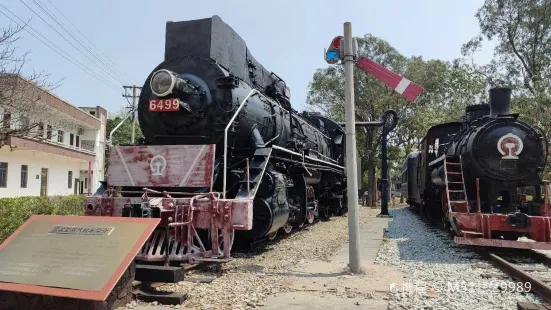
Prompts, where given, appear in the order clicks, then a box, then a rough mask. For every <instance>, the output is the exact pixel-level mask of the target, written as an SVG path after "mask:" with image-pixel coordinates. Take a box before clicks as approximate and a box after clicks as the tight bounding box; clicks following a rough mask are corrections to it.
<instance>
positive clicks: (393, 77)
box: [356, 57, 423, 102]
mask: <svg viewBox="0 0 551 310" xmlns="http://www.w3.org/2000/svg"><path fill="white" fill-rule="evenodd" d="M356 66H357V67H358V68H360V69H362V70H363V71H365V72H367V73H369V74H371V75H372V76H373V77H374V78H376V79H378V80H380V81H381V82H383V83H384V84H385V85H386V86H388V87H390V88H392V89H394V90H395V91H397V92H398V93H399V94H401V95H402V96H404V97H405V98H406V99H407V100H409V101H411V102H414V101H415V99H417V97H418V96H419V95H420V94H421V92H422V91H423V87H421V86H419V85H417V84H415V83H413V82H411V81H410V80H408V79H406V78H404V77H402V76H400V75H399V74H397V73H394V72H392V71H390V70H389V69H387V68H385V67H383V66H381V65H380V64H378V63H376V62H374V61H372V60H371V59H368V58H366V57H361V58H360V59H359V60H358V62H357V63H356Z"/></svg>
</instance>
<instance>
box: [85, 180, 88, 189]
mask: <svg viewBox="0 0 551 310" xmlns="http://www.w3.org/2000/svg"><path fill="white" fill-rule="evenodd" d="M84 188H88V178H84Z"/></svg>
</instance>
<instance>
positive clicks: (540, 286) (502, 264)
mask: <svg viewBox="0 0 551 310" xmlns="http://www.w3.org/2000/svg"><path fill="white" fill-rule="evenodd" d="M487 254H488V257H489V258H490V259H491V260H492V261H493V262H494V265H495V266H496V267H498V268H499V269H501V270H503V271H504V272H505V273H507V274H509V275H510V276H511V277H512V278H515V279H517V280H519V281H523V282H529V283H530V285H531V291H533V292H535V293H536V294H538V295H539V296H541V297H542V298H543V299H545V300H546V301H548V302H551V287H549V286H547V285H546V284H545V283H543V282H542V281H540V280H539V279H537V278H535V277H533V276H532V275H530V274H528V273H527V272H525V271H524V270H522V269H520V268H518V267H517V266H515V265H513V264H511V263H509V262H508V261H506V260H505V259H503V258H501V257H500V256H498V255H496V254H493V253H487Z"/></svg>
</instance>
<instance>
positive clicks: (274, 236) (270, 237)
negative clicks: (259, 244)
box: [268, 230, 277, 241]
mask: <svg viewBox="0 0 551 310" xmlns="http://www.w3.org/2000/svg"><path fill="white" fill-rule="evenodd" d="M276 237H277V230H276V231H275V232H273V233H271V234H269V235H268V240H270V241H272V240H274V239H275V238H276Z"/></svg>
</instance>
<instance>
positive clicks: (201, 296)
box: [131, 208, 378, 309]
mask: <svg viewBox="0 0 551 310" xmlns="http://www.w3.org/2000/svg"><path fill="white" fill-rule="evenodd" d="M362 209H364V210H362V211H361V212H360V222H361V223H365V222H366V221H367V220H368V219H369V218H371V217H374V216H375V215H376V214H377V213H378V212H377V211H376V210H367V209H365V208H362ZM347 221H348V218H347V217H342V216H340V217H332V218H331V219H330V220H329V221H327V222H318V223H315V224H314V225H312V226H309V227H306V228H305V229H302V230H299V231H296V232H293V233H291V234H290V235H288V236H285V237H282V236H278V237H277V238H276V240H274V241H269V242H264V243H263V244H261V245H259V246H258V248H256V249H254V250H253V251H251V252H250V253H246V254H239V253H234V254H232V255H233V257H234V259H233V260H232V261H230V262H228V263H223V264H210V265H209V264H204V265H203V266H201V267H200V268H198V269H195V270H190V271H189V272H188V273H186V279H187V280H186V281H182V282H179V283H177V284H167V285H164V286H162V287H159V288H158V289H159V290H162V291H172V292H184V293H187V294H188V296H189V298H188V300H187V301H186V302H185V303H184V304H183V305H182V306H181V308H194V309H256V308H259V307H261V306H262V305H263V304H264V302H265V301H266V299H267V298H269V297H271V296H277V295H278V294H279V293H282V292H289V291H292V290H293V289H292V287H296V286H297V282H300V281H302V280H301V279H297V277H293V276H289V274H291V272H290V270H291V269H293V267H296V266H297V265H300V264H302V263H305V262H307V261H326V262H327V261H329V260H330V258H331V256H333V255H334V254H335V252H336V251H337V250H338V249H340V248H341V247H342V246H343V244H345V243H346V241H347V240H348V226H347V225H348V222H347ZM205 277H215V279H214V280H213V281H212V282H211V283H193V282H191V281H192V280H193V279H194V278H205ZM138 304H140V305H144V304H145V303H142V302H138V303H137V304H136V305H138ZM156 304H157V303H156ZM131 307H132V306H131ZM178 308H180V307H178Z"/></svg>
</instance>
